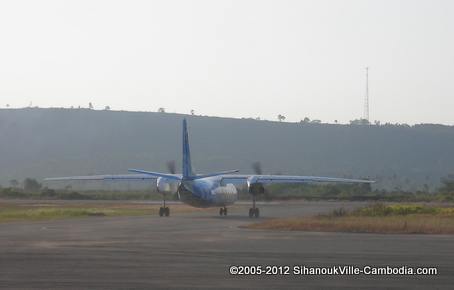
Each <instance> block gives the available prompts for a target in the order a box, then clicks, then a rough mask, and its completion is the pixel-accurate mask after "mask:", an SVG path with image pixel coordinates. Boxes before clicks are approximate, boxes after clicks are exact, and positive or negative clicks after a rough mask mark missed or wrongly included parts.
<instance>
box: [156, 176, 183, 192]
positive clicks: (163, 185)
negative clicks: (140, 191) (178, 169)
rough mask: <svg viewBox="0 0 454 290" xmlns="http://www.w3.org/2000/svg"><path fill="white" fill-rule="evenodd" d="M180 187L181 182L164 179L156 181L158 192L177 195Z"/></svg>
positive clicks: (159, 178)
mask: <svg viewBox="0 0 454 290" xmlns="http://www.w3.org/2000/svg"><path fill="white" fill-rule="evenodd" d="M179 185H180V182H179V181H176V180H173V179H168V178H164V177H158V179H157V180H156V188H157V190H158V192H162V193H176V192H177V191H178V186H179Z"/></svg>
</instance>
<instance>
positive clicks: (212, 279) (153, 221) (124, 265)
mask: <svg viewBox="0 0 454 290" xmlns="http://www.w3.org/2000/svg"><path fill="white" fill-rule="evenodd" d="M357 205H359V204H358V203H338V202H304V203H301V202H298V203H293V202H288V203H272V204H266V205H263V204H262V205H261V214H262V216H263V218H270V217H284V216H298V215H307V214H308V215H310V214H314V213H319V212H326V211H329V210H331V209H333V208H338V207H340V206H343V207H347V208H348V207H354V206H357ZM247 210H248V205H246V204H243V205H241V204H240V205H239V206H236V207H234V208H231V209H230V212H229V216H227V217H219V216H217V215H216V214H215V211H213V210H212V211H207V212H195V213H187V214H179V215H173V216H171V217H168V218H159V217H155V216H143V217H88V218H78V219H68V220H59V221H46V222H13V223H4V224H0V288H2V289H157V288H185V289H213V288H221V289H263V288H275V289H289V288H298V289H305V288H325V289H332V288H345V289H351V288H360V289H366V288H377V289H398V288H406V289H452V287H453V285H454V236H450V235H379V234H348V233H317V232H287V231H262V230H249V229H244V228H241V227H240V226H243V225H247V224H248V223H250V222H251V220H250V219H249V218H248V217H247V216H246V215H247ZM230 265H290V266H293V265H307V266H325V267H326V266H333V265H354V266H364V265H375V266H386V265H390V266H403V265H407V266H436V267H438V271H439V274H438V275H436V276H397V275H396V276H365V275H360V276H352V275H350V276H340V275H335V276H301V275H292V274H291V275H282V276H266V275H261V276H232V275H230V274H229V266H230Z"/></svg>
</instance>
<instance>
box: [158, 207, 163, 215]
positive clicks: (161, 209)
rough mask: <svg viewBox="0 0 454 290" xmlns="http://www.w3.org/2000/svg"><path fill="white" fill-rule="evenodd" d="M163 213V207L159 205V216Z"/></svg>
mask: <svg viewBox="0 0 454 290" xmlns="http://www.w3.org/2000/svg"><path fill="white" fill-rule="evenodd" d="M163 215H164V208H162V207H160V208H159V216H163Z"/></svg>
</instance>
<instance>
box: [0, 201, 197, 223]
mask: <svg viewBox="0 0 454 290" xmlns="http://www.w3.org/2000/svg"><path fill="white" fill-rule="evenodd" d="M171 208H172V209H171V211H172V214H173V213H182V212H192V211H194V210H197V209H193V208H190V207H188V206H185V205H179V204H177V205H172V206H171ZM158 211H159V205H148V204H143V203H139V204H137V203H126V202H123V203H90V202H78V203H74V204H64V203H63V204H55V203H26V204H23V203H19V204H18V203H2V204H0V223H1V222H11V221H40V220H55V219H66V218H79V217H112V216H140V215H158Z"/></svg>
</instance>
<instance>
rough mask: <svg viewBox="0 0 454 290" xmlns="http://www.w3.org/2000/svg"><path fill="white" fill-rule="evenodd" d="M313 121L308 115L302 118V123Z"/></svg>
mask: <svg viewBox="0 0 454 290" xmlns="http://www.w3.org/2000/svg"><path fill="white" fill-rule="evenodd" d="M310 121H311V119H309V118H308V117H304V119H303V120H301V123H309V122H310Z"/></svg>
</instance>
